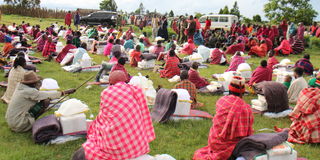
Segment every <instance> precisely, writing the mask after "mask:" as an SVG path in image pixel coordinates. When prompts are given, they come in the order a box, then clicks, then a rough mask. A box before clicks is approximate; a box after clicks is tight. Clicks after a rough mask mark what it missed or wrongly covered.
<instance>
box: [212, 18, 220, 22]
mask: <svg viewBox="0 0 320 160" xmlns="http://www.w3.org/2000/svg"><path fill="white" fill-rule="evenodd" d="M210 19H211V22H218V19H219V17H210Z"/></svg>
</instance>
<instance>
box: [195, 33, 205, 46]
mask: <svg viewBox="0 0 320 160" xmlns="http://www.w3.org/2000/svg"><path fill="white" fill-rule="evenodd" d="M193 39H194V44H196V45H197V46H200V45H203V43H204V39H203V37H202V34H201V33H200V32H196V33H195V34H194V36H193Z"/></svg>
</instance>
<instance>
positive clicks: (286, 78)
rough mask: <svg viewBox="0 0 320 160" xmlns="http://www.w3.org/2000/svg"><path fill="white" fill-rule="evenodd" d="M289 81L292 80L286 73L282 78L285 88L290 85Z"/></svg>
mask: <svg viewBox="0 0 320 160" xmlns="http://www.w3.org/2000/svg"><path fill="white" fill-rule="evenodd" d="M291 81H292V77H291V76H290V75H286V76H285V78H284V82H283V85H285V86H286V87H287V89H289V87H290V85H291Z"/></svg>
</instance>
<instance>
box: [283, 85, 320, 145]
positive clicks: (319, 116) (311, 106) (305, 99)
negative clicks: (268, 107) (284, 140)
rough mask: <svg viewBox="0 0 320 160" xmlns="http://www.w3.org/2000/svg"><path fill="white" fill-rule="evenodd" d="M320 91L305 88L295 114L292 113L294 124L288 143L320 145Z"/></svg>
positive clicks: (291, 117) (291, 127) (294, 111)
mask: <svg viewBox="0 0 320 160" xmlns="http://www.w3.org/2000/svg"><path fill="white" fill-rule="evenodd" d="M319 99H320V89H319V88H305V89H303V90H302V91H301V93H300V94H299V99H298V103H297V105H296V107H295V108H294V110H293V112H291V113H290V115H289V116H290V119H291V121H292V124H291V126H290V130H289V137H288V141H289V142H292V143H299V144H306V143H320V139H319V136H318V135H319V134H320V110H319V107H320V105H319V103H317V102H319Z"/></svg>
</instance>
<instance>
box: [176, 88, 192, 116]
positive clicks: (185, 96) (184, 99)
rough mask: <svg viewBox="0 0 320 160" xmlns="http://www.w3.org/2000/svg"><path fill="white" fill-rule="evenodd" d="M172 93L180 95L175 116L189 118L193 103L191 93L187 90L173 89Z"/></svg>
mask: <svg viewBox="0 0 320 160" xmlns="http://www.w3.org/2000/svg"><path fill="white" fill-rule="evenodd" d="M172 91H174V92H176V93H177V94H178V99H177V105H176V110H175V112H174V113H173V114H174V115H180V116H188V115H190V108H191V103H192V101H191V100H190V95H189V92H188V91H187V90H185V89H173V90H172Z"/></svg>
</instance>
